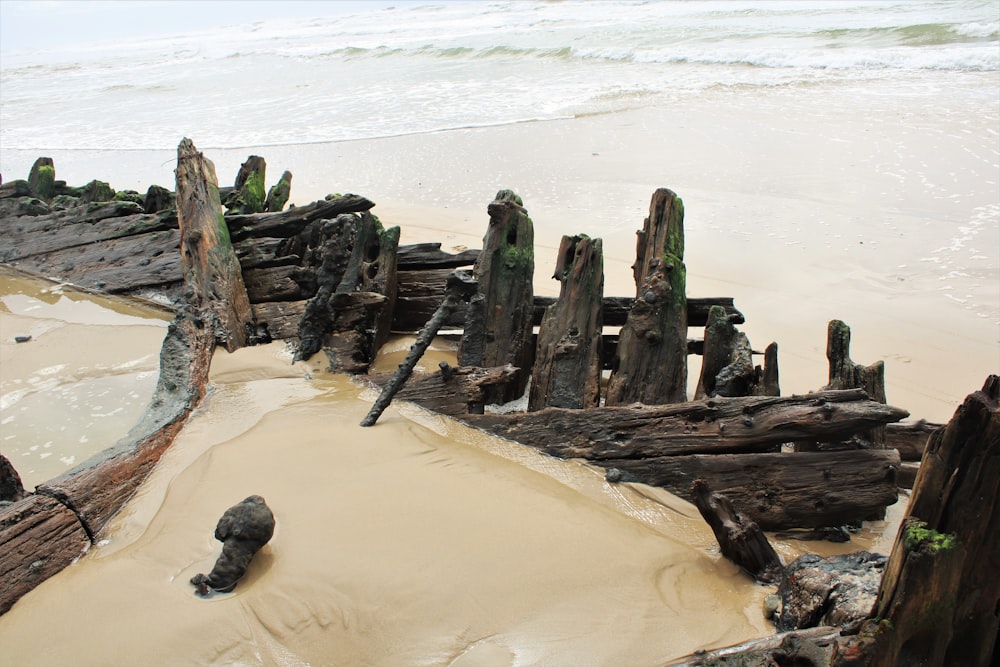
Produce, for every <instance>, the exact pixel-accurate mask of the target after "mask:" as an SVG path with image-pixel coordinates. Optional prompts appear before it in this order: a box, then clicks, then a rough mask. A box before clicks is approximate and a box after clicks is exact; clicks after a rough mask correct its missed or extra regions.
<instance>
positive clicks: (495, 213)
mask: <svg viewBox="0 0 1000 667" xmlns="http://www.w3.org/2000/svg"><path fill="white" fill-rule="evenodd" d="M487 211H488V212H489V216H490V222H489V227H488V228H487V230H486V235H485V237H484V238H483V249H482V251H481V252H480V253H479V258H478V259H477V260H476V264H475V266H474V267H473V270H472V275H473V277H474V278H475V279H476V281H477V282H478V283H479V292H478V293H477V294H476V296H474V297H473V298H472V300H471V301H470V303H469V311H468V315H467V319H466V323H465V330H464V332H463V334H462V340H461V342H460V343H459V348H458V363H459V364H460V365H462V366H484V367H492V366H504V365H506V364H512V365H514V366H516V367H517V368H518V371H517V376H516V380H515V381H514V382H511V383H510V384H507V385H504V386H502V387H491V388H490V391H489V392H488V395H487V400H488V401H490V402H498V403H506V402H508V401H512V400H514V399H516V398H518V397H520V396H521V395H523V394H524V389H525V387H526V386H527V384H528V378H529V377H530V369H531V362H532V355H533V352H534V349H533V347H532V337H531V333H532V331H531V327H532V314H533V311H534V286H533V283H532V281H533V279H534V274H535V248H534V243H535V230H534V225H533V224H532V222H531V218H529V217H528V212H527V211H526V210H525V208H524V203H523V202H522V201H521V198H520V197H518V196H517V195H516V194H514V192H512V191H510V190H501V191H500V192H498V193H497V196H496V198H495V199H494V200H493V202H492V203H491V204H490V205H489V207H488V208H487Z"/></svg>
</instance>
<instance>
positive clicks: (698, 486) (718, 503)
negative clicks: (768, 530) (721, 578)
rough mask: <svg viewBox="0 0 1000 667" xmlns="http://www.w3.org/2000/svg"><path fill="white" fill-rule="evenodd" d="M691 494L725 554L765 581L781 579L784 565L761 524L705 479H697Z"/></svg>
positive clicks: (760, 580) (766, 582) (770, 581)
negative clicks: (743, 512) (734, 505)
mask: <svg viewBox="0 0 1000 667" xmlns="http://www.w3.org/2000/svg"><path fill="white" fill-rule="evenodd" d="M691 497H692V498H693V499H694V504H695V506H696V507H697V508H698V511H699V512H700V513H701V516H702V518H703V519H705V521H706V522H707V523H708V525H709V526H710V527H711V528H712V532H713V533H714V534H715V540H716V541H717V542H718V543H719V548H720V549H721V550H722V555H723V556H725V557H726V558H728V559H729V560H731V561H732V562H734V563H736V564H737V565H739V566H740V567H741V568H743V570H745V571H746V572H747V573H748V574H749V575H750V576H751V577H753V578H754V579H755V580H757V581H758V582H760V583H762V584H770V583H774V582H776V581H777V580H778V578H779V577H780V576H781V573H782V571H783V570H784V566H783V565H782V564H781V559H780V558H779V557H778V554H777V553H776V552H775V551H774V547H772V546H771V543H770V542H768V541H767V536H766V535H764V532H763V531H762V530H761V529H760V528H759V527H758V526H757V524H755V523H754V522H753V521H751V520H750V519H748V518H747V517H746V516H744V515H743V514H741V513H740V512H738V511H737V510H736V509H735V508H733V506H732V503H730V502H729V499H728V498H726V497H725V496H724V495H722V494H719V493H715V492H713V491H712V489H711V487H709V485H708V484H707V483H706V482H705V480H702V479H699V480H695V483H694V485H693V486H692V487H691Z"/></svg>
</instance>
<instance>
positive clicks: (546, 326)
mask: <svg viewBox="0 0 1000 667" xmlns="http://www.w3.org/2000/svg"><path fill="white" fill-rule="evenodd" d="M553 278H555V279H556V280H558V281H559V282H560V283H561V285H562V286H561V287H560V291H559V298H558V299H557V300H556V302H555V303H554V304H552V305H551V306H549V307H548V308H546V310H545V315H544V316H543V317H542V323H541V327H540V328H539V331H538V344H537V346H536V353H535V364H534V367H533V370H532V374H531V390H530V392H529V395H528V409H529V410H540V409H541V408H544V407H547V406H553V407H557V408H594V407H597V406H598V405H599V403H600V399H601V333H602V323H603V309H602V307H601V304H602V301H603V297H604V253H603V250H602V243H601V239H592V238H590V237H587V236H583V235H578V236H564V237H563V238H562V242H561V243H560V246H559V257H558V259H557V260H556V269H555V274H554V275H553Z"/></svg>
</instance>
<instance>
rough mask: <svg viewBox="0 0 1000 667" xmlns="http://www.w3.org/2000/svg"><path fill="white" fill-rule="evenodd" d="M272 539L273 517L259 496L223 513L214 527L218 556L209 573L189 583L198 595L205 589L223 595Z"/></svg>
mask: <svg viewBox="0 0 1000 667" xmlns="http://www.w3.org/2000/svg"><path fill="white" fill-rule="evenodd" d="M272 535H274V514H272V513H271V509H270V508H269V507H268V506H267V503H265V502H264V499H263V498H261V497H260V496H250V497H249V498H246V499H245V500H244V501H243V502H241V503H239V504H237V505H233V506H232V507H230V508H229V509H227V510H226V511H225V513H224V514H223V515H222V518H221V519H219V523H218V525H217V526H216V527H215V539H217V540H219V541H220V542H222V553H221V554H220V555H219V558H218V560H216V561H215V567H213V568H212V571H211V573H209V574H208V575H205V574H196V575H195V576H193V577H191V583H192V584H193V585H194V586H195V588H196V589H197V590H198V593H199V594H200V595H208V592H209V589H212V590H216V591H219V592H222V593H227V592H229V591H231V590H233V589H234V588H235V587H236V582H238V581H239V580H240V579H241V578H242V577H243V575H244V574H245V573H246V571H247V567H248V566H249V565H250V560H251V559H252V558H253V556H254V554H255V553H257V552H258V551H260V549H261V547H263V546H264V545H265V544H267V543H268V541H269V540H270V539H271V536H272Z"/></svg>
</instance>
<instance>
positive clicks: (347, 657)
mask: <svg viewBox="0 0 1000 667" xmlns="http://www.w3.org/2000/svg"><path fill="white" fill-rule="evenodd" d="M2 287H3V292H2V294H3V298H2V303H3V304H4V305H5V306H6V307H5V308H4V309H0V325H2V331H3V334H2V337H3V339H4V341H3V344H4V348H3V349H4V350H5V352H4V354H5V356H4V366H3V368H4V371H3V381H4V382H5V383H17V382H18V381H20V382H21V383H27V384H28V386H34V385H31V383H30V378H31V377H34V376H36V375H37V373H34V372H33V371H32V370H31V368H33V366H32V365H21V366H18V365H17V363H16V362H17V361H18V359H19V357H22V356H24V357H28V356H29V353H30V356H32V357H33V358H37V359H43V358H45V357H46V356H47V357H49V358H50V360H52V363H49V366H53V365H58V364H55V363H54V360H55V359H56V358H57V357H58V356H59V355H61V354H66V353H67V352H68V351H75V352H76V353H77V356H78V357H84V358H87V359H104V358H107V359H108V360H109V361H108V363H110V364H112V366H113V365H114V364H115V363H117V364H123V363H126V362H128V361H129V360H133V359H135V358H137V357H136V355H137V354H138V352H136V348H137V347H138V348H143V349H146V348H150V346H151V344H152V345H153V347H156V349H158V341H155V340H153V339H156V338H157V336H156V335H151V334H152V333H154V332H160V333H159V334H158V335H159V338H162V317H163V315H162V313H160V312H156V311H152V310H150V311H148V312H143V311H142V310H141V309H137V308H136V306H134V305H133V304H131V303H130V302H121V301H120V300H117V299H107V298H104V297H96V298H95V297H91V296H88V295H81V294H76V293H72V290H70V289H69V288H59V289H57V288H54V287H53V286H52V285H47V284H44V283H40V282H36V281H33V280H29V279H26V278H23V277H19V276H14V275H10V274H4V276H3V281H2ZM71 293H72V296H71ZM17 294H21V295H22V296H26V295H27V294H34V296H33V297H31V298H34V299H36V300H37V303H34V302H33V303H32V306H33V309H32V310H31V311H30V312H31V314H32V318H33V319H32V320H31V321H30V322H28V321H26V320H24V319H20V318H23V317H24V315H23V313H22V314H18V313H17V312H15V311H16V310H17V309H16V308H15V307H13V306H12V304H15V305H16V304H17V303H20V302H21V301H20V300H18V299H13V300H12V299H11V297H12V296H16V295H17ZM44 295H50V296H51V297H52V298H48V297H45V298H42V297H43V296H44ZM56 295H58V296H59V298H55V296H56ZM67 299H69V300H70V301H72V302H73V303H82V302H86V303H88V304H92V305H89V306H87V308H91V307H92V308H93V311H92V312H93V313H100V314H101V317H102V318H103V317H107V318H109V319H108V320H102V319H101V318H95V319H94V320H91V321H89V322H90V323H87V324H80V325H79V326H81V327H82V330H80V331H77V332H76V334H75V335H74V336H73V337H72V338H71V340H66V339H65V338H62V337H58V336H55V335H54V334H55V333H56V332H57V331H58V329H59V326H61V325H59V323H60V322H65V321H66V318H67V317H68V316H67V315H66V312H67V309H68V308H69V304H66V303H63V302H64V301H65V300H67ZM72 308H82V306H72ZM112 308H113V309H112ZM123 309H124V312H123ZM119 318H125V319H119ZM129 318H141V322H143V324H140V323H138V322H134V321H133V320H132V319H129ZM46 323H48V324H46ZM106 323H111V324H112V326H110V327H105V324H106ZM19 327H21V328H24V330H25V331H26V332H28V333H32V335H33V337H32V341H30V342H29V343H23V344H21V345H20V346H17V347H10V345H9V344H10V341H8V340H7V339H8V338H11V337H12V336H13V335H14V332H15V330H16V329H18V328H19ZM29 329H30V331H29ZM148 329H152V331H150V330H148ZM91 334H93V335H91ZM84 345H85V346H86V347H83V346H84ZM406 347H407V341H406V339H400V340H397V341H395V342H394V343H393V344H391V345H390V346H388V347H387V348H386V352H385V354H384V357H383V358H382V359H380V361H379V364H378V365H379V367H380V368H382V369H386V370H387V369H391V368H393V367H394V366H395V364H396V363H397V362H398V361H399V358H400V357H401V356H402V354H404V351H405V349H406ZM81 350H85V353H84V354H80V351H81ZM154 352H155V351H154ZM452 354H453V351H452V350H451V349H450V347H449V345H448V344H447V343H446V342H444V341H442V342H441V343H440V344H438V345H436V346H435V348H434V349H432V351H431V357H430V358H429V361H428V362H427V363H433V362H436V360H437V358H448V357H450V356H451V355H452ZM143 358H145V357H144V356H143ZM153 358H154V362H153V368H155V358H156V355H155V353H153ZM8 361H10V362H11V363H8ZM35 365H37V364H35ZM324 366H325V361H324V360H321V359H318V358H317V359H314V360H313V361H312V362H310V363H308V364H304V363H296V364H292V363H291V355H290V353H289V352H288V350H287V349H286V348H285V346H284V345H283V344H282V343H274V344H271V345H268V346H262V347H256V348H248V349H244V350H240V351H239V352H237V353H235V354H228V353H226V352H223V351H220V352H217V353H216V355H215V359H214V361H213V367H212V384H213V387H214V388H213V390H212V392H211V393H210V395H209V397H208V398H207V400H206V401H205V402H204V404H203V406H202V407H201V408H199V410H198V411H197V412H196V413H195V415H193V416H192V418H191V419H190V420H189V422H188V423H187V424H186V425H185V428H184V430H183V431H182V432H181V434H180V435H179V437H178V438H177V439H176V441H175V442H174V444H173V446H172V447H171V448H170V449H169V450H168V451H167V453H166V454H165V456H164V458H163V460H162V461H161V463H160V465H159V466H158V467H157V469H156V470H155V471H154V473H153V474H152V476H151V477H150V478H149V479H148V480H147V482H146V483H145V484H144V485H143V486H142V487H141V489H140V491H139V493H138V494H137V495H136V497H135V498H133V500H132V501H131V502H130V503H129V505H128V506H127V507H126V509H125V510H124V511H123V512H121V513H120V514H119V515H118V516H117V517H116V518H115V519H114V521H113V523H112V525H111V527H110V529H109V530H108V531H107V533H106V535H105V536H104V538H105V539H103V540H102V541H101V542H100V543H99V544H98V545H96V546H95V547H93V548H92V549H91V550H90V551H89V553H88V554H87V555H86V556H84V557H82V558H81V559H80V560H79V561H78V562H77V563H76V564H74V565H72V566H70V567H69V568H67V569H66V570H64V571H63V572H62V573H60V574H58V575H56V576H55V577H53V578H52V579H50V580H49V581H47V582H45V583H44V584H42V585H41V586H40V587H39V588H38V589H36V590H35V591H33V592H31V593H29V594H28V595H27V596H25V597H24V598H22V599H21V600H20V601H19V602H18V603H17V604H16V605H15V606H14V608H13V609H12V610H11V611H9V612H8V613H7V614H5V615H3V616H0V663H3V664H22V665H27V664H32V665H57V664H58V665H63V664H76V665H88V664H89V665H107V664H264V665H304V664H313V665H331V664H335V665H360V664H366V665H401V664H406V665H534V664H546V665H607V664H630V665H656V664H659V663H662V662H664V661H665V660H667V659H669V658H671V657H674V656H679V655H683V654H687V653H689V652H691V651H694V650H696V649H698V648H703V647H711V646H718V645H725V644H729V643H733V642H737V641H740V640H743V639H747V638H751V637H755V636H762V635H766V634H769V633H770V632H771V631H772V628H771V627H770V625H769V624H768V623H767V622H766V621H765V620H764V618H763V616H762V613H761V600H762V598H763V596H764V595H765V594H766V593H768V592H769V589H766V588H764V587H760V586H756V585H754V584H753V583H752V582H751V581H750V580H749V578H747V577H746V576H745V575H743V574H742V573H741V572H739V571H738V570H737V568H735V567H734V566H733V565H731V564H730V563H728V562H727V561H725V560H724V559H722V558H720V557H719V555H718V553H717V547H716V546H715V544H714V541H713V538H712V536H711V532H710V531H709V529H708V528H707V526H705V525H704V523H703V522H702V521H701V519H700V517H699V516H698V514H697V511H696V510H695V509H694V508H693V507H692V506H691V505H689V504H688V503H686V502H683V501H681V500H679V499H677V498H676V497H674V496H672V495H671V494H669V493H666V492H663V491H660V490H657V489H653V488H651V487H646V486H644V485H632V484H623V485H609V484H607V483H606V482H605V481H604V478H603V473H602V471H598V470H594V469H591V468H589V467H587V466H585V465H582V464H580V463H578V462H573V461H560V460H556V459H552V458H549V457H546V456H544V455H541V454H539V453H537V452H535V451H534V450H531V449H530V448H527V447H522V446H520V445H516V444H513V443H510V442H507V441H503V440H500V439H497V438H494V437H492V436H488V435H485V434H483V433H480V432H477V431H474V430H472V429H469V428H466V427H464V426H462V425H459V424H457V423H455V422H453V421H451V420H449V419H446V418H443V417H440V416H437V415H433V414H430V413H427V412H425V411H423V410H420V409H418V408H416V407H414V406H412V405H407V404H398V405H394V406H392V407H390V409H389V410H388V411H387V412H386V413H385V414H384V415H383V417H382V419H381V420H380V421H379V423H378V424H377V425H376V426H375V427H373V428H368V429H363V428H361V427H360V426H358V422H359V421H360V420H361V418H362V417H363V416H364V414H365V413H366V412H367V410H368V408H369V407H370V403H371V400H372V399H373V395H374V394H373V392H372V391H371V390H368V389H364V388H362V387H360V386H358V385H356V384H354V383H352V382H351V381H350V380H349V378H346V377H344V376H339V375H332V374H328V373H325V372H324V371H323V370H322V369H323V367H324ZM15 369H21V370H15ZM144 372H145V371H144ZM15 373H22V374H23V375H24V376H23V377H16V376H15ZM63 373H65V374H68V375H72V374H73V370H72V369H70V367H69V365H68V364H66V365H65V367H64V368H63V369H59V370H57V371H53V372H52V373H51V374H50V376H51V377H53V378H55V379H56V380H57V382H55V383H52V384H51V386H48V385H46V386H43V387H37V392H36V393H37V399H36V401H35V402H34V403H32V404H26V403H25V401H27V397H23V398H21V400H19V401H17V402H16V403H14V404H12V405H7V404H5V406H4V409H3V434H4V438H6V437H7V436H8V435H9V434H10V433H12V430H11V429H12V428H13V425H14V424H16V423H18V422H19V420H24V419H28V418H29V417H30V416H31V415H32V414H34V413H35V412H36V410H42V411H43V413H42V414H43V415H44V414H48V413H58V412H60V411H63V412H66V401H67V399H66V398H65V394H64V393H60V392H62V391H63V390H62V389H60V387H63V386H65V385H64V384H60V383H61V382H62V380H61V379H60V378H62V377H63V375H61V374H63ZM143 381H144V378H142V377H138V376H137V377H133V378H130V379H128V380H127V381H125V382H124V383H123V385H122V386H120V387H118V388H116V389H115V390H114V392H113V393H112V392H110V390H109V393H108V394H107V398H106V401H107V402H108V405H113V404H114V401H117V400H124V397H127V396H129V395H130V394H131V393H132V392H134V393H136V394H140V395H142V396H144V395H145V394H148V393H149V392H150V391H151V385H150V387H145V385H144V384H143ZM36 384H37V383H36ZM5 387H6V385H5ZM8 393H9V392H8V390H7V389H6V388H5V389H4V394H5V395H7V394H8ZM15 411H16V412H15ZM45 411H47V412H45ZM10 415H15V416H16V419H14V420H9V419H8V418H9V416H10ZM67 419H69V420H70V422H69V423H68V424H67V429H68V430H70V431H73V430H74V429H77V428H82V427H83V425H84V422H85V421H86V420H85V419H75V420H74V418H73V417H72V415H70V416H69V417H67ZM43 421H44V420H43ZM118 426H119V427H120V433H118V434H110V433H109V434H105V435H104V436H102V437H105V438H106V439H107V444H112V442H113V441H114V440H115V438H116V437H119V436H120V435H121V434H124V433H125V431H126V430H127V429H128V427H129V426H131V423H129V422H127V421H126V420H124V418H123V419H122V420H119V422H118ZM30 437H32V436H31V435H30V432H22V433H19V434H17V438H19V439H22V440H23V439H25V438H30ZM35 437H36V439H37V440H41V439H43V438H48V436H46V435H43V434H38V435H37V436H35ZM90 440H91V442H93V441H95V440H98V438H97V437H96V436H95V437H92V438H90ZM4 443H5V444H4V453H5V454H7V453H8V445H7V444H6V443H7V441H6V440H4ZM79 445H80V443H78V442H73V443H70V442H69V441H67V444H66V445H65V451H54V452H53V456H56V457H59V456H66V455H68V452H70V451H72V448H73V447H75V446H79ZM57 447H63V445H58V446H57V445H56V444H55V443H54V444H53V445H52V447H51V448H50V449H57ZM28 449H29V450H30V447H29V448H28ZM12 458H13V459H14V462H15V464H17V463H18V460H17V457H12ZM26 458H27V457H26ZM33 483H37V482H33ZM31 485H32V484H29V486H31ZM250 494H260V495H263V496H264V497H265V498H266V499H267V501H268V504H269V505H270V506H271V507H272V508H273V510H274V513H275V515H276V517H277V529H276V532H275V536H274V538H273V540H272V541H271V543H270V544H269V545H267V546H266V547H265V548H264V550H263V551H262V552H261V553H260V554H259V555H258V556H257V558H256V559H255V560H254V562H253V564H252V566H251V569H250V571H249V573H248V576H247V577H246V578H245V579H244V580H243V581H242V582H241V583H240V584H239V586H238V587H237V589H236V591H235V592H234V593H232V594H225V595H217V596H216V597H214V598H211V599H208V600H203V599H200V598H198V597H197V596H195V595H194V592H193V589H192V587H191V586H190V585H189V584H188V579H189V578H190V577H191V576H192V575H193V574H195V573H197V572H205V571H207V570H208V569H209V568H210V567H211V565H212V562H213V561H214V559H215V557H216V556H217V555H218V552H219V545H218V543H217V542H215V541H214V540H213V538H212V531H213V529H214V526H215V522H216V521H217V520H218V517H219V516H220V515H221V514H222V512H223V511H224V510H225V509H226V508H227V507H229V506H230V505H232V504H234V503H235V502H238V501H239V500H241V499H243V498H244V497H246V496H248V495H250ZM904 502H905V499H904ZM901 505H902V503H897V505H896V506H895V507H894V508H892V509H893V512H892V515H893V517H896V516H898V513H899V511H900V509H901ZM891 533H892V530H891V522H890V523H881V522H880V523H878V524H874V525H870V526H868V527H867V528H866V530H864V531H862V533H861V534H859V535H857V536H855V539H854V542H853V543H852V544H847V545H831V544H825V543H824V544H816V543H784V542H778V543H776V547H777V548H778V549H779V552H780V553H781V555H782V557H783V558H784V559H785V560H786V561H790V560H791V559H792V558H794V557H795V556H796V555H797V554H798V553H799V552H801V551H803V550H816V549H819V550H821V551H823V552H827V553H830V552H838V553H842V552H848V551H852V550H857V549H861V548H870V549H876V550H882V551H885V550H886V549H888V548H889V545H890V544H891V537H892V535H891Z"/></svg>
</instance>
